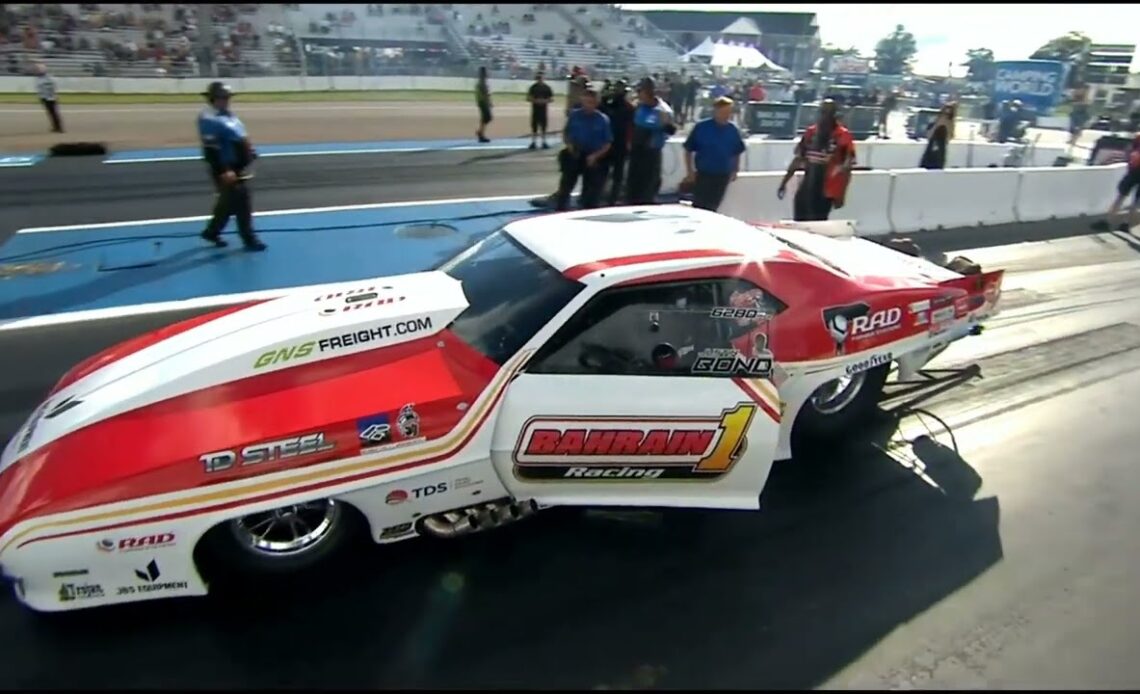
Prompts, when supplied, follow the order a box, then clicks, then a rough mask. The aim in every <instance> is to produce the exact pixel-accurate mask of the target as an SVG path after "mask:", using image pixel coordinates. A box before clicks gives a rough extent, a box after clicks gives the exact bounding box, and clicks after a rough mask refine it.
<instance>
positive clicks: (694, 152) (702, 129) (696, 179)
mask: <svg viewBox="0 0 1140 694" xmlns="http://www.w3.org/2000/svg"><path fill="white" fill-rule="evenodd" d="M733 105H734V104H733V101H732V99H730V98H728V97H727V96H722V97H720V98H719V99H717V100H716V101H715V102H713V117H712V118H706V119H705V120H703V121H701V122H699V123H697V124H696V125H694V126H693V130H692V132H690V133H689V137H688V139H686V140H685V171H686V176H685V185H687V186H690V187H691V189H692V191H693V207H696V208H699V209H702V210H712V211H714V212H715V211H716V210H717V208H718V207H720V203H721V201H722V200H724V193H725V191H727V190H728V184H729V183H731V182H732V181H735V180H736V172H737V171H739V170H740V155H741V154H743V153H744V138H742V137H741V136H740V130H739V129H738V128H737V127H736V125H735V124H734V123H733V122H732V114H733ZM694 158H695V159H696V167H695V168H694V166H693V160H694Z"/></svg>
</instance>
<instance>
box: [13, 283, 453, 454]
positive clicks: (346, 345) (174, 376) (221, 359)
mask: <svg viewBox="0 0 1140 694" xmlns="http://www.w3.org/2000/svg"><path fill="white" fill-rule="evenodd" d="M467 305H468V304H467V299H466V297H465V296H464V294H463V290H462V287H461V285H460V282H459V281H458V280H455V279H452V278H451V277H449V276H447V275H446V274H444V273H442V272H422V273H415V274H410V275H400V276H395V277H387V278H377V279H372V280H360V281H355V282H346V283H343V284H337V285H321V286H320V287H307V288H300V289H295V290H290V291H289V293H288V294H287V295H285V296H282V297H280V298H277V299H273V300H270V301H266V302H264V303H260V304H257V305H255V306H251V307H249V308H245V309H242V310H239V311H236V312H233V313H229V314H227V315H224V316H222V317H220V318H217V319H214V320H211V321H209V322H206V323H203V324H202V325H198V326H196V327H193V328H191V329H189V330H186V331H185V332H182V333H178V334H176V335H173V336H171V337H169V338H167V339H164V340H161V341H159V342H157V343H155V344H153V345H150V346H148V347H145V348H143V349H141V350H139V351H137V352H134V353H132V354H129V355H127V356H125V357H123V358H121V359H118V360H116V361H113V362H110V363H108V364H106V365H104V366H102V367H100V368H98V369H96V370H95V371H92V372H91V373H89V374H87V375H85V376H83V377H82V378H80V379H79V380H77V381H76V382H74V383H72V384H70V385H68V386H66V387H65V388H63V389H61V390H60V391H59V392H58V393H54V394H52V395H51V396H50V397H49V398H48V400H47V401H46V402H45V403H43V404H42V405H41V406H40V407H39V408H37V410H36V411H35V412H34V413H33V414H32V416H31V417H30V418H29V420H28V422H27V423H25V425H24V426H23V427H21V428H20V430H19V431H17V432H16V435H15V436H14V437H13V439H12V440H11V441H10V442H9V443H8V446H7V447H6V448H5V450H4V454H3V456H2V457H0V471H2V470H3V469H4V468H6V467H7V466H8V465H11V464H12V463H13V462H15V461H16V460H17V459H18V458H21V457H23V456H25V455H28V454H29V453H32V452H33V451H35V450H36V449H38V448H40V447H42V446H43V445H45V444H47V443H50V442H51V441H53V440H55V439H58V438H60V437H62V436H64V435H66V434H67V433H69V432H72V431H75V430H76V429H79V428H81V427H84V426H89V425H91V424H94V423H96V422H98V421H101V420H104V419H107V418H109V417H113V416H115V415H119V414H123V413H125V412H129V411H131V410H135V409H138V408H140V407H144V406H147V405H151V404H154V403H156V402H160V401H163V400H166V399H169V398H172V397H177V396H180V395H185V394H187V393H192V392H195V391H199V390H202V389H205V388H209V387H212V386H216V385H219V384H223V383H228V382H232V381H237V380H240V379H244V378H250V377H253V376H259V375H261V374H265V373H271V372H273V371H278V370H282V369H288V368H293V367H297V366H303V365H307V364H313V363H315V362H319V361H323V360H327V359H333V358H338V357H342V356H346V355H350V354H355V353H358V352H364V351H368V350H374V349H378V348H382V347H388V346H391V345H395V344H400V343H402V342H409V341H411V340H418V339H421V338H424V337H428V336H430V335H432V334H434V333H436V332H438V331H440V330H442V329H443V328H445V327H446V326H447V325H448V324H450V323H451V321H453V320H454V319H455V318H456V317H457V316H458V315H459V314H460V313H462V312H463V311H464V310H465V309H466V308H467ZM76 401H78V404H75V402H76ZM65 402H70V403H71V404H72V405H73V406H72V407H70V409H66V410H65V411H63V412H60V413H59V414H57V415H55V416H51V415H52V413H53V412H54V411H56V410H57V409H62V408H61V404H63V403H65Z"/></svg>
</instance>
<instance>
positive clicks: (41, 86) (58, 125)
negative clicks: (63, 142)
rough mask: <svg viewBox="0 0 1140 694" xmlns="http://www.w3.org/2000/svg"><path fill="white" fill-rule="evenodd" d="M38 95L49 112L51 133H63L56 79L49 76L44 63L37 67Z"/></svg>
mask: <svg viewBox="0 0 1140 694" xmlns="http://www.w3.org/2000/svg"><path fill="white" fill-rule="evenodd" d="M36 94H38V95H39V97H40V103H41V104H43V105H44V110H45V111H47V114H48V118H49V119H50V120H51V131H52V132H53V133H61V132H63V121H62V120H60V117H59V98H58V96H59V95H58V94H57V93H56V91H55V78H54V77H52V76H51V75H49V74H48V71H47V68H46V67H44V65H43V63H39V64H37V65H36Z"/></svg>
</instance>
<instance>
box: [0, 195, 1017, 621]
mask: <svg viewBox="0 0 1140 694" xmlns="http://www.w3.org/2000/svg"><path fill="white" fill-rule="evenodd" d="M814 224H815V226H813V225H812V224H808V225H803V226H802V227H799V226H797V225H785V224H749V223H745V222H742V221H738V220H734V219H731V218H728V217H725V216H722V215H719V214H716V213H713V212H705V211H701V210H696V209H692V208H690V207H687V206H683V205H665V206H652V207H619V208H608V209H603V210H588V211H580V212H569V213H561V214H554V215H543V216H537V217H531V218H526V219H521V220H518V221H514V222H511V223H509V224H507V225H506V226H505V227H503V228H502V229H500V230H498V231H496V232H495V233H493V234H491V235H489V236H487V237H485V238H483V239H482V240H481V241H479V242H478V243H475V244H474V245H473V246H471V247H470V248H468V249H467V250H465V251H463V252H462V253H460V254H459V255H458V256H456V257H455V258H453V259H451V260H449V261H447V262H445V263H444V264H442V265H441V266H440V267H439V268H438V269H436V270H434V271H429V272H420V273H415V274H408V275H401V276H395V277H384V278H378V279H375V280H362V281H353V282H347V283H343V284H337V285H322V286H318V287H303V288H299V289H295V290H290V291H289V292H288V294H287V295H286V296H282V297H280V298H276V299H272V300H266V301H259V302H251V303H246V304H242V305H237V306H231V307H228V308H226V309H224V310H220V311H216V312H213V313H209V314H206V315H202V316H199V317H196V318H193V319H190V320H187V321H184V322H181V323H176V324H173V325H170V326H168V327H165V328H162V329H160V330H157V331H155V332H152V333H148V334H144V335H141V336H138V337H136V338H134V339H131V340H128V341H127V342H124V343H122V344H119V345H117V346H114V347H112V348H110V349H108V350H106V351H105V352H103V353H100V354H97V355H95V356H92V357H91V358H90V359H88V360H87V361H85V362H82V363H80V364H78V365H77V366H75V367H74V368H73V369H72V370H71V371H70V372H68V373H67V374H65V375H64V376H63V377H62V379H61V380H60V381H59V382H58V384H57V385H56V386H55V387H54V389H53V390H52V391H51V392H50V393H49V394H48V395H47V397H46V399H45V400H44V401H43V403H42V404H41V405H40V406H39V407H38V408H37V409H36V410H35V411H34V412H33V413H32V414H31V416H30V417H29V419H28V421H27V422H26V423H25V424H24V425H23V426H22V427H21V428H20V429H19V430H18V431H17V433H16V435H15V437H14V438H13V439H12V440H11V441H10V442H9V443H8V445H7V447H6V449H5V450H4V452H3V456H2V457H0V569H2V571H3V574H4V576H5V577H7V578H8V580H9V581H11V582H12V583H13V584H14V589H15V593H16V595H17V596H18V598H19V599H20V600H21V601H22V602H24V603H25V604H27V605H29V606H30V607H32V608H34V609H36V610H46V611H52V610H67V609H75V608H83V607H88V606H95V605H106V604H112V603H122V602H129V601H138V600H147V599H153V598H160V597H168V596H189V595H202V594H205V593H206V592H207V587H208V585H210V584H211V583H213V582H214V581H224V580H228V579H231V578H238V579H242V580H249V579H250V578H251V577H258V578H261V579H264V578H267V577H271V576H272V575H273V574H283V573H293V572H298V571H303V570H308V569H310V568H312V567H315V566H318V565H320V564H321V562H323V561H325V560H327V559H329V558H330V556H331V555H332V554H334V553H339V552H341V551H342V550H345V549H346V548H348V547H350V546H352V545H351V542H350V541H351V539H352V538H354V537H358V535H356V533H367V534H368V535H369V536H370V538H371V539H372V540H373V541H374V542H378V543H391V542H397V541H404V540H408V539H411V538H415V537H419V536H425V535H426V536H435V537H456V536H462V535H465V534H469V533H473V532H478V531H481V530H485V529H488V528H494V527H498V526H501V525H504V524H506V523H509V522H512V521H515V520H518V519H520V518H523V517H526V516H529V515H531V514H533V513H535V512H536V511H538V510H541V509H544V508H549V507H554V506H651V507H687V508H718V509H757V508H759V494H760V491H761V489H762V488H763V486H764V484H765V481H766V480H767V477H768V473H769V470H770V469H771V466H772V464H773V461H775V460H779V459H785V458H792V457H793V454H794V451H793V448H794V446H795V444H793V441H794V440H796V439H795V437H793V433H794V432H796V433H797V435H798V436H800V437H802V436H804V435H807V436H808V437H809V438H824V437H829V436H844V435H848V434H850V433H851V432H852V430H853V429H854V428H855V427H857V426H858V425H859V423H860V419H861V418H862V417H864V416H866V414H867V413H868V412H870V411H872V410H873V409H874V408H875V407H876V404H877V398H878V396H879V392H880V390H881V389H882V388H883V385H884V382H885V381H886V380H887V378H888V374H889V373H890V372H892V370H894V371H896V372H897V374H898V375H899V376H900V377H905V376H906V375H907V374H914V373H915V372H916V371H917V370H918V369H920V368H921V367H922V366H923V365H924V364H926V362H927V361H929V360H930V359H931V358H933V356H935V355H936V354H938V353H939V352H940V351H941V350H943V349H945V348H946V347H947V345H949V344H951V343H952V342H954V341H955V340H958V339H960V338H962V337H965V336H966V335H968V334H970V333H971V332H974V331H975V330H976V329H977V327H978V322H979V321H981V320H982V319H984V318H986V317H987V316H990V315H993V314H994V313H995V311H996V310H997V303H998V300H999V298H1000V291H1001V282H1002V272H1001V271H1000V270H999V271H994V272H981V271H980V268H977V267H976V266H975V267H973V268H970V269H968V270H964V272H965V274H963V272H957V271H954V270H951V269H947V268H945V267H942V266H939V265H936V264H934V263H931V262H927V261H925V260H923V259H921V258H919V257H915V256H914V255H911V254H908V253H905V252H900V251H899V250H896V249H893V248H889V247H886V246H884V245H881V244H878V243H875V242H872V241H869V240H866V239H860V238H857V237H855V236H853V235H852V234H851V233H850V230H849V229H848V231H846V232H844V231H843V230H842V229H840V227H842V223H828V222H823V223H814ZM837 224H838V225H839V226H836V225H837Z"/></svg>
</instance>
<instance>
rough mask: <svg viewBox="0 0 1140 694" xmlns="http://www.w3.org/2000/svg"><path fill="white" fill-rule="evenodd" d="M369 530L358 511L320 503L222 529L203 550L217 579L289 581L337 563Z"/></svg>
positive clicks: (246, 518)
mask: <svg viewBox="0 0 1140 694" xmlns="http://www.w3.org/2000/svg"><path fill="white" fill-rule="evenodd" d="M366 527H367V522H366V521H365V520H364V518H363V517H362V516H361V514H360V513H359V512H358V511H357V510H356V509H355V508H353V507H352V506H350V505H348V504H345V503H342V502H338V501H334V500H332V499H317V500H313V501H310V502H305V503H302V504H295V505H290V506H286V507H282V508H279V509H273V510H271V511H263V512H260V513H254V514H250V515H248V516H244V517H242V518H235V519H232V520H228V521H225V522H223V523H219V524H218V525H216V526H214V527H213V528H211V529H210V530H209V531H208V532H207V533H206V535H205V536H204V537H203V538H202V542H201V543H200V544H199V549H200V550H201V552H202V553H203V556H202V563H203V569H204V570H206V572H207V573H209V574H210V577H211V578H216V579H220V580H222V581H226V582H228V581H229V580H231V579H233V580H239V581H240V580H243V579H251V578H254V579H264V578H271V577H284V576H288V575H293V574H300V573H304V572H307V571H309V570H311V569H313V568H314V567H317V566H319V565H324V564H325V563H326V562H329V561H331V560H333V559H334V558H335V557H337V556H338V555H340V554H341V553H342V551H343V550H344V549H345V548H346V547H348V546H349V545H351V544H353V543H355V542H357V541H360V540H361V539H362V535H363V534H364V530H365V528H366Z"/></svg>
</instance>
